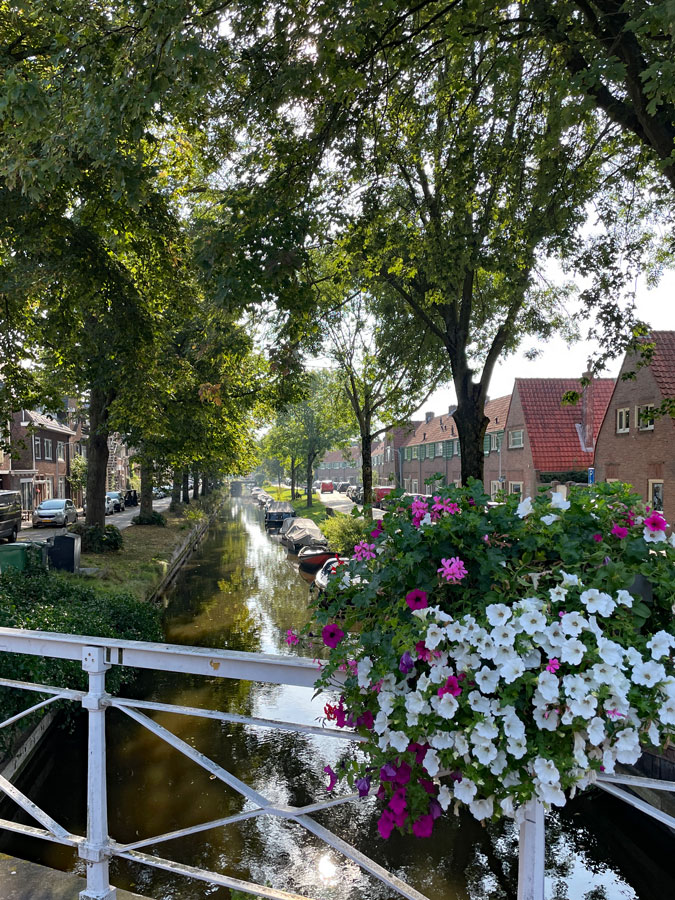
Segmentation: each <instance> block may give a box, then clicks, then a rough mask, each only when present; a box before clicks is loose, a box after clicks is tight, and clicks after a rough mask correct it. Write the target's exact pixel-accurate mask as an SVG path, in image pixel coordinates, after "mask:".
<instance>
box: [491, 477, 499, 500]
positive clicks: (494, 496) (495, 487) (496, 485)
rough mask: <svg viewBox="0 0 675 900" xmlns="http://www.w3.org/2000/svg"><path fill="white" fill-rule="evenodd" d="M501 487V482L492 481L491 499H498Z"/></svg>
mask: <svg viewBox="0 0 675 900" xmlns="http://www.w3.org/2000/svg"><path fill="white" fill-rule="evenodd" d="M500 488H501V484H500V483H499V482H498V481H491V482H490V499H491V500H496V499H497V494H498V493H499V490H500Z"/></svg>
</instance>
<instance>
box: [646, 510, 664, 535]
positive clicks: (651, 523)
mask: <svg viewBox="0 0 675 900" xmlns="http://www.w3.org/2000/svg"><path fill="white" fill-rule="evenodd" d="M645 525H646V526H647V528H649V530H650V531H664V530H665V529H666V528H667V527H668V523H667V522H666V520H665V519H664V518H663V516H662V515H661V513H659V512H657V511H656V510H654V512H653V513H652V514H651V516H649V518H647V519H645Z"/></svg>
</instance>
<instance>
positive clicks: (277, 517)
mask: <svg viewBox="0 0 675 900" xmlns="http://www.w3.org/2000/svg"><path fill="white" fill-rule="evenodd" d="M294 517H295V510H294V509H293V507H292V506H291V504H290V503H284V502H283V501H280V500H275V501H274V502H273V503H270V504H269V506H268V507H267V508H266V509H265V528H266V529H267V530H268V531H269V532H275V531H279V530H280V528H281V526H282V525H283V523H284V522H285V520H286V519H292V518H294Z"/></svg>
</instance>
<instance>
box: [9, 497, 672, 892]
mask: <svg viewBox="0 0 675 900" xmlns="http://www.w3.org/2000/svg"><path fill="white" fill-rule="evenodd" d="M307 596H308V584H307V581H306V580H305V579H304V578H303V577H302V576H301V575H300V574H299V573H298V571H297V568H296V567H294V566H293V564H292V563H291V561H290V560H289V559H288V557H287V554H286V551H285V550H284V549H283V548H282V547H281V546H280V545H279V544H278V543H277V542H276V541H275V540H273V539H270V538H268V537H267V536H266V534H265V531H264V528H263V526H262V514H261V513H259V511H258V509H257V506H256V505H255V504H253V503H252V501H251V500H250V499H247V498H242V499H237V500H232V501H230V505H228V506H227V507H226V508H225V509H224V511H223V513H222V516H221V518H220V520H219V521H218V522H217V523H215V524H214V525H213V526H212V528H211V529H210V532H209V534H208V536H207V538H206V540H205V541H204V542H203V544H202V546H201V548H200V549H199V551H198V552H197V553H196V554H195V555H194V556H193V557H192V559H191V560H190V562H189V563H188V564H187V566H186V567H185V569H184V570H183V572H182V573H181V575H180V576H179V579H178V582H177V584H176V586H175V588H174V590H173V591H172V593H171V596H170V598H169V601H168V605H167V608H166V614H165V636H166V640H167V641H169V642H171V643H177V644H195V645H200V646H205V647H218V648H223V647H226V648H230V649H234V650H247V651H255V652H258V651H259V652H264V653H280V654H288V653H293V652H294V650H293V648H289V647H288V646H287V645H286V642H285V640H284V635H285V632H286V630H287V629H288V628H294V629H299V628H301V627H302V626H303V625H304V624H305V622H306V620H307V615H308V614H307ZM127 694H129V692H128V691H127ZM133 696H136V697H142V698H144V699H152V700H156V701H162V702H165V703H172V704H178V705H184V706H201V707H208V708H211V709H222V710H228V711H230V712H236V713H240V714H243V715H255V716H261V717H265V718H275V719H288V720H294V721H302V722H306V723H308V724H315V723H316V719H317V717H318V716H319V715H320V714H321V709H322V705H323V704H322V701H320V700H316V701H312V699H311V691H308V690H305V689H301V688H292V687H283V686H275V685H257V684H254V685H252V684H250V683H243V682H242V683H238V682H228V681H225V680H216V679H207V678H198V677H196V676H195V677H192V676H178V675H171V674H161V673H144V674H142V675H141V676H140V677H139V679H138V681H137V682H136V683H135V685H134V688H133ZM108 715H109V718H108V784H109V800H108V805H109V816H110V833H111V835H112V837H114V838H115V839H116V840H118V841H121V842H125V843H126V842H130V841H133V840H138V839H139V838H143V837H146V836H151V835H153V834H161V833H163V832H167V831H171V830H173V829H177V828H184V827H186V826H189V825H193V824H197V823H200V822H204V821H208V820H210V819H215V818H219V817H222V816H227V815H231V814H233V813H236V812H237V811H239V810H240V809H241V808H242V806H243V800H242V799H241V798H240V796H239V795H237V794H235V793H234V792H232V791H230V790H229V789H228V788H227V787H225V786H224V785H222V784H221V783H220V782H218V781H216V780H212V779H211V778H210V777H209V775H208V774H207V773H206V772H204V771H203V770H202V769H200V768H199V767H198V766H196V765H195V764H193V763H191V762H190V761H189V760H187V759H186V758H185V757H184V756H182V755H181V754H179V753H178V752H176V751H175V750H173V749H171V748H170V747H169V746H168V745H166V744H165V743H163V742H162V741H160V740H159V739H158V738H156V737H155V736H154V735H152V734H150V733H149V732H147V731H145V730H144V729H142V728H140V726H138V725H136V724H135V723H134V722H132V721H131V720H130V719H129V718H127V717H126V716H124V715H123V714H122V713H121V712H119V711H118V710H111V711H110V713H109V714H108ZM157 720H158V721H160V722H161V724H163V725H165V726H166V727H167V728H169V729H171V730H172V731H174V733H176V734H177V735H178V736H179V737H181V738H183V739H184V740H186V741H188V742H189V743H191V744H193V745H194V746H195V747H197V748H198V749H199V750H201V751H202V752H203V753H205V754H206V755H207V756H209V757H210V758H211V759H214V760H215V761H216V762H218V763H220V764H221V765H223V766H224V767H225V768H227V769H228V770H229V771H231V772H233V773H234V774H235V775H236V776H237V777H238V778H240V779H242V780H243V781H246V782H247V783H248V784H250V785H252V786H253V787H254V788H256V789H257V790H259V791H260V792H261V793H263V794H264V795H266V796H267V797H270V798H273V799H274V800H276V801H278V802H279V803H291V804H294V805H298V806H301V805H303V804H307V803H310V802H312V801H314V800H317V799H322V798H323V797H325V796H326V795H325V784H326V776H325V775H324V774H323V771H322V770H323V767H324V766H326V765H331V766H332V767H333V768H336V767H337V766H338V765H339V763H340V759H341V755H342V754H345V753H349V752H352V751H351V750H350V749H349V745H348V744H347V742H342V741H335V740H334V739H330V738H321V737H315V736H305V735H296V734H291V733H286V732H279V731H270V730H267V729H266V730H263V729H257V728H253V727H250V726H239V725H231V724H228V723H222V722H217V721H212V720H208V719H193V718H188V717H183V716H177V715H169V714H164V713H162V714H157ZM85 763H86V747H85V731H84V728H83V727H81V725H79V726H77V727H76V728H75V729H74V730H73V732H72V733H70V734H68V733H65V732H63V731H61V732H58V733H56V734H54V735H53V736H52V739H51V740H50V741H49V745H48V746H47V747H45V748H44V749H43V751H42V753H41V754H40V755H39V756H38V758H37V759H36V760H35V762H34V763H33V764H32V766H31V769H30V771H29V772H27V773H26V775H25V776H24V778H23V781H22V783H20V784H19V787H21V788H22V789H23V790H24V791H26V792H27V793H28V794H29V796H30V797H31V798H32V799H33V800H35V801H36V802H37V803H38V805H40V806H41V807H42V808H43V809H45V810H46V811H47V812H48V813H50V814H51V815H52V816H54V817H55V818H56V819H57V820H58V821H59V822H60V823H62V824H63V825H64V826H65V827H67V828H68V829H70V830H72V831H74V832H76V833H80V834H82V833H84V831H85V828H86V804H85V801H86V798H85V783H86V777H85V772H86V768H85ZM374 813H375V808H374V805H373V802H372V801H370V800H366V801H360V802H358V803H350V804H348V805H345V806H343V807H338V808H337V809H334V810H331V811H327V812H324V813H322V814H321V815H318V816H317V818H318V820H319V821H320V822H321V823H322V824H323V825H325V826H327V827H329V828H330V829H331V830H333V831H335V832H336V833H337V834H338V835H339V836H340V837H342V838H344V839H345V840H347V841H349V842H350V843H352V844H354V845H355V846H356V847H358V848H359V849H360V850H362V851H363V852H365V853H367V854H368V855H369V856H371V857H372V858H374V859H375V860H376V861H377V862H379V863H380V864H381V865H383V866H385V867H386V868H388V869H389V870H390V871H393V872H395V873H396V874H397V875H399V876H400V877H402V878H404V879H405V880H406V881H408V882H409V883H410V884H412V885H413V886H414V887H416V888H417V889H418V890H420V891H422V892H423V893H425V894H427V895H428V896H429V897H430V898H431V900H455V898H457V900H487V898H489V900H507V898H514V897H515V895H516V878H517V833H516V830H515V828H514V827H513V825H512V824H510V823H508V822H506V823H501V824H499V825H497V826H490V827H488V828H484V827H482V826H481V825H479V824H478V823H477V822H476V821H475V820H474V819H473V818H472V817H471V816H470V815H468V814H467V815H461V816H459V817H454V816H450V817H447V818H444V819H443V821H442V822H441V823H437V827H436V829H435V831H434V836H433V838H432V839H430V840H416V839H404V838H402V837H399V836H393V837H392V838H391V839H390V840H389V841H387V842H383V841H382V840H381V839H380V838H379V836H378V834H377V829H376V816H375V814H374ZM0 848H1V849H2V850H3V851H4V852H6V853H11V854H13V855H15V856H19V857H23V858H26V859H32V860H34V861H36V862H40V863H43V864H44V865H48V866H52V867H54V868H59V869H65V870H70V871H75V872H80V873H83V865H82V863H81V861H80V860H79V859H78V858H77V857H76V856H75V855H74V854H73V853H72V851H70V850H69V849H68V848H65V847H60V846H58V845H55V844H48V843H46V842H41V841H37V840H32V839H22V838H18V837H17V836H14V835H12V836H9V837H3V839H2V844H1V845H0ZM672 851H673V836H672V835H671V834H670V833H669V832H667V831H666V830H665V829H661V828H660V827H659V826H656V825H655V824H652V822H651V821H650V820H648V819H647V818H646V817H642V816H640V814H639V813H633V812H632V811H631V810H630V809H629V808H628V807H626V806H625V805H624V804H622V803H620V802H619V801H615V800H613V799H612V798H609V797H607V796H606V795H603V794H602V793H600V792H598V793H594V794H592V795H588V796H586V797H584V798H582V799H577V800H576V801H574V802H572V803H570V804H569V805H568V806H567V807H566V808H565V810H564V811H563V812H562V813H558V812H556V813H553V814H552V815H550V816H549V817H548V820H547V900H631V898H639V900H657V898H658V900H662V898H664V897H673V896H675V874H674V872H673V869H674V867H673V865H672ZM144 852H148V853H157V855H159V856H165V857H168V858H174V859H176V860H178V861H180V862H184V863H187V864H191V865H196V866H200V867H202V868H206V869H214V870H218V871H221V872H225V873H227V874H230V875H234V876H236V877H239V878H244V879H247V880H252V881H255V882H257V883H260V884H270V885H274V886H275V887H279V888H283V889H286V890H293V891H297V892H298V893H300V894H306V895H308V896H310V897H315V898H318V900H357V898H358V900H364V898H365V900H390V898H391V900H393V895H392V892H391V891H390V890H389V889H387V888H385V887H384V886H382V885H381V884H380V883H379V882H377V881H376V880H374V879H373V878H371V877H370V876H368V875H365V874H363V873H362V872H361V871H360V870H359V869H358V867H356V866H355V865H354V864H352V863H350V862H349V861H346V860H343V859H342V858H341V857H339V855H338V854H337V853H335V852H334V851H332V850H330V849H329V848H327V847H325V846H324V845H322V844H321V843H320V842H319V841H318V840H316V839H315V838H314V837H313V836H311V835H309V834H308V833H307V832H306V831H305V830H304V829H303V828H302V827H301V826H299V825H297V824H295V823H290V822H284V821H281V820H279V819H272V818H271V817H260V818H258V819H252V820H248V821H246V822H243V823H240V824H238V825H234V826H229V827H228V828H226V829H212V830H210V831H207V832H204V833H201V834H199V835H196V836H192V837H190V838H182V839H180V840H174V841H173V842H171V843H164V844H158V845H157V846H156V847H152V846H151V847H149V848H146V849H145V851H144ZM111 880H112V881H113V883H114V884H116V885H118V886H119V887H123V888H126V889H128V890H133V891H136V892H138V893H141V894H145V895H147V896H149V897H154V898H155V900H202V898H206V897H208V898H215V900H226V898H229V897H230V893H229V891H228V890H227V889H225V888H215V887H209V886H208V885H206V884H204V883H201V882H197V881H189V880H186V879H184V878H182V877H177V876H175V875H172V874H169V873H165V872H160V871H158V870H155V869H150V868H145V867H140V866H138V865H135V864H131V863H127V862H125V861H120V860H114V861H113V863H112V865H111Z"/></svg>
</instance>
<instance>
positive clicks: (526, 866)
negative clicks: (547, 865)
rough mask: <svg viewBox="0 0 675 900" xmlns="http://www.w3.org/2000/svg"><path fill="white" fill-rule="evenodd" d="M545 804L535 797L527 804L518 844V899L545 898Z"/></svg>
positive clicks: (535, 899)
mask: <svg viewBox="0 0 675 900" xmlns="http://www.w3.org/2000/svg"><path fill="white" fill-rule="evenodd" d="M545 839H546V835H545V826H544V804H543V803H542V802H541V800H537V799H536V797H533V798H532V800H528V802H527V803H526V804H525V821H524V822H522V824H521V826H520V841H519V845H518V900H544V847H545Z"/></svg>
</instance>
